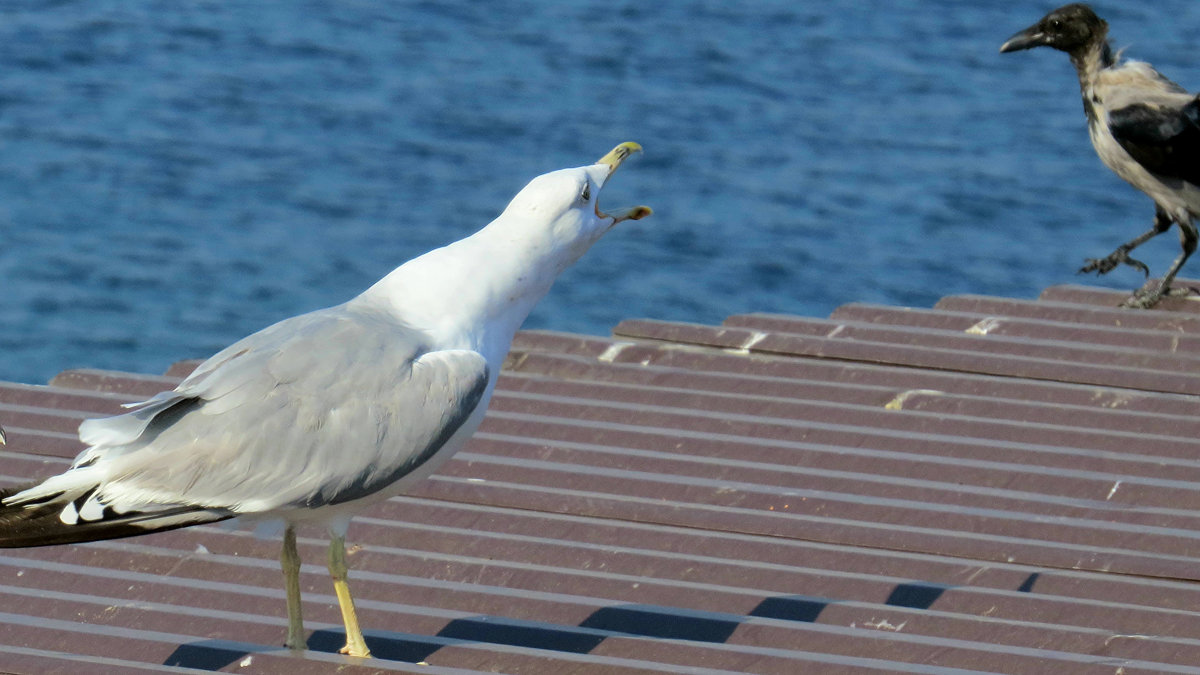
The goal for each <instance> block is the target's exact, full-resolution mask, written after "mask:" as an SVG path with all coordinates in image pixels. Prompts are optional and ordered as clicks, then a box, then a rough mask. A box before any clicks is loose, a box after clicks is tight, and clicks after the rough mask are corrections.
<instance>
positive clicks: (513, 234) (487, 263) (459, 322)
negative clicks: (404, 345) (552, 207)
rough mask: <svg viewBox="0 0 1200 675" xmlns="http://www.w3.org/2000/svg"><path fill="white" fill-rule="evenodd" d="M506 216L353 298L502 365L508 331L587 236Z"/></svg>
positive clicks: (574, 255)
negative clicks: (560, 235) (558, 235)
mask: <svg viewBox="0 0 1200 675" xmlns="http://www.w3.org/2000/svg"><path fill="white" fill-rule="evenodd" d="M521 225H522V224H521V223H514V222H512V221H511V220H506V218H505V217H504V216H501V217H500V218H497V219H496V220H494V221H492V223H491V224H489V225H488V226H487V227H485V228H483V229H482V230H480V231H478V232H476V233H475V234H473V235H471V236H469V237H467V238H465V239H461V240H459V241H456V242H454V243H453V244H450V245H448V246H444V247H442V248H439V249H435V250H433V251H430V252H429V253H426V254H425V255H422V256H420V257H418V258H414V259H412V260H410V261H408V262H407V263H405V264H403V265H401V266H400V267H398V268H396V269H395V270H393V271H392V272H391V273H390V274H388V275H387V276H386V277H384V278H383V279H381V280H380V281H379V282H377V283H376V284H375V285H374V286H372V287H371V288H369V289H367V291H366V292H364V293H363V294H362V295H360V296H359V297H358V298H355V300H353V301H352V302H355V303H370V304H371V305H372V306H374V307H376V308H382V309H385V310H386V311H388V312H389V313H391V314H393V315H394V316H395V317H396V318H397V319H398V320H399V321H401V322H403V323H405V324H406V325H408V326H411V327H414V328H418V329H421V330H424V331H426V332H428V333H429V334H430V335H431V337H433V338H434V340H435V341H436V342H437V344H439V345H443V346H447V347H449V346H453V347H455V348H459V349H474V350H477V351H479V352H480V353H482V354H483V355H484V357H485V358H487V359H488V362H489V363H492V364H493V365H494V366H496V369H497V370H498V369H499V362H500V361H501V360H502V359H503V358H504V355H505V354H506V353H507V352H508V349H509V346H510V345H511V343H512V338H513V335H514V334H515V333H516V332H517V329H518V328H520V327H521V324H522V323H523V322H524V321H525V318H526V317H527V316H529V312H530V311H531V310H532V309H533V307H534V305H536V304H537V302H538V301H539V300H541V298H542V297H543V296H544V295H545V294H546V292H547V291H549V290H550V287H551V286H552V285H553V284H554V281H555V279H557V278H558V275H559V274H560V273H561V272H562V271H563V270H565V269H566V268H567V267H569V266H570V265H571V264H572V263H574V262H575V260H577V259H578V258H579V256H580V255H582V254H583V252H584V251H585V250H586V249H587V248H588V247H589V246H590V244H591V241H587V242H580V241H572V242H569V243H564V242H561V241H557V240H556V239H555V237H554V236H552V234H551V233H548V232H536V231H534V232H531V231H529V229H528V228H526V227H522V226H521Z"/></svg>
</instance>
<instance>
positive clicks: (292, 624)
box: [279, 525, 305, 649]
mask: <svg viewBox="0 0 1200 675" xmlns="http://www.w3.org/2000/svg"><path fill="white" fill-rule="evenodd" d="M279 564H280V565H281V566H282V567H283V588H284V590H286V591H287V610H288V632H287V640H285V641H284V643H283V646H285V647H287V648H288V649H304V647H305V644H304V617H303V616H302V615H301V610H300V553H299V552H298V551H297V550H296V528H294V527H292V526H291V525H288V526H287V529H286V530H284V531H283V550H282V551H281V552H280V553H279Z"/></svg>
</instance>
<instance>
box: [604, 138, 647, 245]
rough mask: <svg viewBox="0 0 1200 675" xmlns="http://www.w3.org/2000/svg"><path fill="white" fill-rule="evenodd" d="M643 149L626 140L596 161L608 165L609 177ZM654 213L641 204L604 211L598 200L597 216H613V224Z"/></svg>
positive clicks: (639, 218)
mask: <svg viewBox="0 0 1200 675" xmlns="http://www.w3.org/2000/svg"><path fill="white" fill-rule="evenodd" d="M641 151H642V146H641V145H638V144H637V143H634V142H633V141H626V142H624V143H622V144H620V145H618V146H617V147H615V148H613V149H612V150H610V151H609V152H608V154H607V155H605V156H603V157H601V158H600V159H598V160H596V163H597V164H606V165H608V178H612V175H613V174H614V173H616V171H617V168H618V167H619V166H621V162H624V161H625V158H626V157H629V156H630V155H632V154H634V153H635V152H641ZM605 182H606V183H607V182H608V179H605ZM652 213H654V211H653V210H652V209H651V208H650V207H649V206H641V205H639V206H633V207H630V208H627V209H620V210H618V211H615V212H613V213H603V212H601V211H600V202H599V200H597V202H596V217H598V218H612V219H613V225H616V224H617V223H619V222H621V221H622V220H641V219H642V218H645V217H646V216H648V215H650V214H652Z"/></svg>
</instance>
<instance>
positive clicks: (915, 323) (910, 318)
mask: <svg viewBox="0 0 1200 675" xmlns="http://www.w3.org/2000/svg"><path fill="white" fill-rule="evenodd" d="M830 319H833V320H836V321H850V322H858V323H871V324H883V325H894V326H909V327H917V328H929V329H935V330H946V331H951V332H960V333H966V334H969V335H981V336H993V337H994V336H1004V337H1008V338H1017V339H1037V340H1054V341H1058V342H1069V343H1077V344H1087V345H1091V346H1094V347H1102V346H1108V347H1123V348H1125V349H1128V350H1131V351H1145V352H1150V353H1167V354H1179V355H1185V356H1192V357H1193V358H1194V356H1195V355H1196V354H1197V353H1200V336H1197V335H1189V334H1187V333H1181V332H1179V331H1172V330H1145V329H1143V330H1138V329H1133V328H1121V327H1109V326H1094V325H1085V324H1078V323H1071V322H1067V321H1049V320H1045V319H1042V320H1038V319H1026V318H1023V317H1009V316H1003V315H999V314H986V313H982V312H954V311H946V310H925V311H914V310H911V309H907V308H903V307H890V306H887V305H871V304H850V305H843V306H841V307H839V308H837V310H835V311H834V312H833V314H831V315H830Z"/></svg>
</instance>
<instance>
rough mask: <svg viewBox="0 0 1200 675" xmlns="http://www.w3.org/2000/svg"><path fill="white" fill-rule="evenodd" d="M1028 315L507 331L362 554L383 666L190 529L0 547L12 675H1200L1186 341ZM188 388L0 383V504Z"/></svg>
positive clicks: (247, 551) (1094, 302)
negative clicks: (292, 622) (297, 626)
mask: <svg viewBox="0 0 1200 675" xmlns="http://www.w3.org/2000/svg"><path fill="white" fill-rule="evenodd" d="M1105 293H1107V295H1105ZM1046 297H1047V298H1049V299H1041V300H1037V301H1019V300H1011V299H1004V298H971V297H963V296H960V297H957V298H947V299H945V300H944V301H943V302H942V303H939V307H938V308H937V309H896V308H887V307H873V306H868V305H851V306H846V307H843V308H840V309H839V310H837V311H836V312H834V314H833V315H832V316H831V317H830V318H829V319H828V320H818V319H807V318H802V317H785V316H767V315H740V316H735V317H730V318H729V320H728V321H727V323H726V325H723V326H699V325H689V324H670V323H663V322H651V321H629V322H625V323H623V324H622V325H621V326H620V327H618V328H617V330H616V335H615V336H614V337H612V338H602V337H592V336H579V335H572V334H567V333H554V332H547V331H530V332H524V333H521V334H520V335H519V336H518V339H517V341H516V343H515V344H514V349H513V353H512V354H511V355H510V357H509V359H508V361H507V362H506V366H505V371H504V372H503V374H502V376H501V379H500V382H499V385H498V387H497V393H496V397H495V399H494V401H493V405H492V408H491V409H490V410H489V412H488V415H487V417H486V419H485V421H484V424H483V426H482V427H481V430H480V433H479V434H477V437H476V438H475V439H474V440H473V441H472V442H471V443H470V444H469V446H468V447H467V448H466V449H465V450H464V451H463V452H461V453H460V454H459V455H458V456H456V457H455V458H454V459H453V460H451V461H450V462H449V463H447V464H446V465H445V466H444V467H443V468H442V469H441V470H440V471H439V472H438V474H436V475H435V476H433V477H432V478H430V479H429V480H427V481H425V482H424V483H422V484H420V485H418V486H416V487H415V488H414V489H413V490H412V491H411V492H410V494H409V495H407V496H403V497H398V498H395V499H393V500H390V501H388V502H386V503H384V504H381V505H378V506H377V507H375V508H372V509H370V510H369V511H368V512H367V513H365V514H364V515H363V517H361V518H360V519H358V520H356V521H355V523H354V524H353V525H352V527H351V530H350V535H349V540H350V541H351V543H352V544H354V545H355V547H354V548H353V549H352V553H351V555H350V562H351V567H352V573H351V575H352V576H351V583H352V584H353V585H354V587H355V593H356V596H357V598H358V599H359V602H360V605H361V606H360V612H361V613H362V618H363V622H364V624H365V628H366V633H367V637H368V641H369V642H370V643H371V646H372V648H373V650H374V652H375V654H376V656H377V657H379V658H377V659H375V660H374V661H372V662H369V663H356V662H353V661H352V660H348V659H344V658H343V657H340V656H338V655H336V654H335V653H334V652H335V651H336V649H337V647H339V646H340V642H339V641H338V640H337V637H338V636H339V635H340V631H341V628H340V625H339V618H338V612H337V607H336V602H335V601H334V598H333V595H332V593H331V592H330V591H331V589H330V587H329V583H328V574H327V572H326V571H325V569H324V566H323V564H322V560H323V556H324V548H325V540H324V539H323V538H322V536H321V533H319V532H302V536H301V541H300V548H301V553H302V556H303V557H304V559H305V560H306V561H307V562H306V564H305V566H304V567H303V568H302V583H303V585H304V589H305V595H304V600H305V613H306V620H307V625H308V628H309V629H310V631H311V632H312V637H311V639H310V648H311V650H310V651H309V652H307V653H305V654H303V655H292V654H287V653H285V650H282V649H280V648H278V647H277V644H278V642H279V640H280V639H281V637H282V633H283V624H284V608H283V602H282V596H283V592H282V588H281V584H280V579H279V577H280V574H279V571H278V563H277V561H276V556H277V554H278V542H277V541H273V540H269V539H268V540H260V539H256V538H254V537H253V536H251V535H250V534H248V533H246V532H239V531H229V530H227V529H224V528H221V527H217V526H205V527H199V528H192V529H187V530H180V531H175V532H170V533H162V534H155V535H150V536H146V537H141V538H136V539H129V540H123V541H115V542H100V543H95V544H89V545H83V546H66V547H50V548H45V549H31V550H10V551H4V552H0V597H2V598H3V599H4V607H5V608H6V612H7V613H5V612H0V652H2V653H8V654H11V656H10V657H9V658H8V659H7V660H5V658H4V657H0V670H4V671H11V672H30V673H34V672H74V671H75V670H78V665H79V664H81V663H94V664H97V665H103V666H104V667H105V669H106V672H192V671H194V670H195V669H201V670H222V671H229V672H264V673H265V672H280V671H283V670H287V671H289V672H291V671H295V672H296V673H307V672H328V671H329V669H330V668H334V667H343V666H344V667H346V668H349V670H347V671H346V672H376V671H398V672H427V673H467V672H480V671H486V672H493V671H502V672H514V673H625V672H627V673H651V672H678V673H683V672H689V673H691V672H698V673H731V672H755V673H795V672H848V673H858V672H862V673H892V672H913V673H959V672H1004V673H1010V672H1056V673H1057V672H1061V673H1112V672H1115V671H1116V670H1117V669H1122V672H1125V673H1134V672H1140V673H1150V672H1179V673H1200V666H1198V665H1197V664H1200V639H1197V638H1196V637H1195V636H1196V635H1197V634H1198V631H1200V611H1198V610H1197V607H1200V583H1198V581H1197V580H1198V579H1200V576H1198V575H1200V510H1198V509H1197V508H1196V507H1197V506H1200V497H1198V496H1197V495H1200V490H1197V488H1198V487H1200V456H1198V455H1200V453H1197V450H1200V441H1197V440H1196V439H1197V438H1200V434H1198V433H1197V432H1200V422H1198V421H1197V420H1198V419H1200V416H1198V414H1200V397H1198V396H1196V395H1194V390H1195V389H1196V388H1197V386H1196V382H1197V381H1198V380H1200V374H1197V373H1196V372H1195V363H1196V362H1197V360H1198V359H1197V356H1196V354H1195V349H1194V347H1195V346H1196V345H1197V344H1198V343H1197V340H1200V323H1198V321H1200V319H1198V318H1197V317H1195V316H1194V315H1190V314H1188V313H1186V312H1181V311H1172V310H1171V309H1169V308H1168V309H1167V310H1165V311H1163V310H1154V311H1152V312H1131V311H1128V310H1119V309H1115V308H1112V307H1109V306H1105V305H1104V304H1103V303H1099V304H1098V302H1099V301H1098V298H1103V299H1104V302H1108V301H1110V300H1112V298H1113V297H1117V298H1118V301H1119V297H1121V296H1120V294H1116V295H1115V296H1114V294H1113V293H1112V292H1110V291H1109V292H1102V293H1099V294H1097V293H1093V292H1091V291H1088V292H1083V291H1076V290H1070V289H1066V290H1063V289H1048V290H1047V294H1046ZM1076 297H1078V298H1079V300H1078V301H1075V300H1072V298H1076ZM1171 302H1172V303H1177V302H1184V301H1183V300H1178V301H1176V300H1175V299H1172V300H1171ZM1171 306H1174V305H1171ZM196 364H197V362H196V361H186V362H180V363H178V364H176V365H175V366H173V367H172V368H171V369H170V371H168V374H167V375H165V376H146V375H137V374H130V373H116V372H107V371H94V370H80V371H66V372H64V373H63V374H61V375H60V376H58V377H56V378H55V380H54V381H53V382H52V384H51V385H49V386H30V385H13V384H6V383H0V423H3V424H4V426H5V428H6V430H7V431H8V437H9V445H8V446H7V447H5V448H4V449H3V450H2V451H0V482H3V483H5V484H11V483H15V482H20V481H24V480H28V479H30V478H33V477H36V476H45V475H48V474H51V473H54V472H56V471H59V470H61V469H62V468H64V467H65V466H66V465H67V463H68V462H69V459H70V458H71V457H72V456H73V455H74V454H75V453H76V452H77V451H78V450H79V449H80V447H81V446H80V444H79V442H78V439H77V438H76V437H75V436H74V430H75V428H76V427H77V426H78V424H79V422H80V421H81V420H83V419H85V418H86V417H89V416H94V415H105V414H113V413H115V412H119V411H120V410H121V408H120V404H121V403H123V402H127V401H133V400H139V399H141V398H144V397H145V396H148V395H151V394H153V393H155V392H157V391H159V390H160V389H162V388H164V387H170V386H173V385H174V384H175V383H177V382H178V379H179V378H180V377H183V376H185V375H186V374H187V373H188V372H190V371H191V369H193V368H194V367H195V366H196ZM6 649H7V651H6ZM418 661H421V662H423V663H428V664H430V665H416V663H417V662H418ZM181 669H182V670H181Z"/></svg>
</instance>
